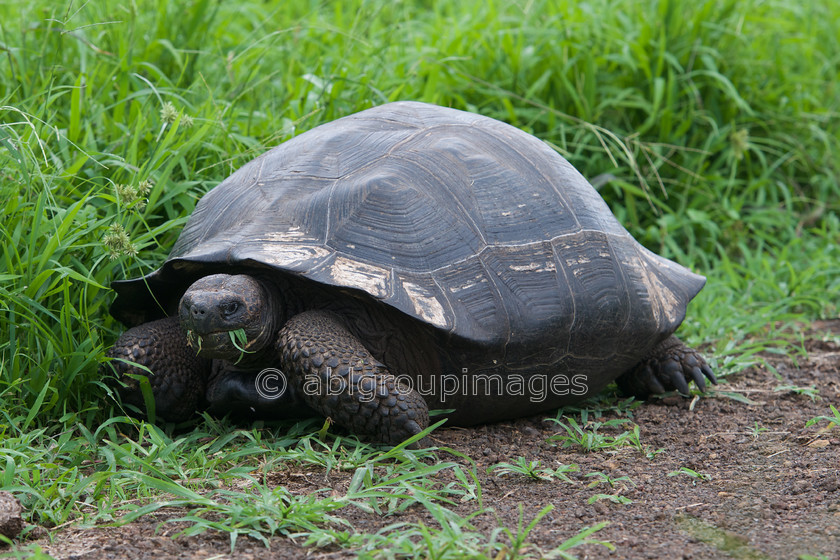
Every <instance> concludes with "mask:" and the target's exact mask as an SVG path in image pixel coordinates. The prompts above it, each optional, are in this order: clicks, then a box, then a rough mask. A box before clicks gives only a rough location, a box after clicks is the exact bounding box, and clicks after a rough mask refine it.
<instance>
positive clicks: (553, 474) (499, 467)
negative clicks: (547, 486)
mask: <svg viewBox="0 0 840 560" xmlns="http://www.w3.org/2000/svg"><path fill="white" fill-rule="evenodd" d="M578 470H580V467H578V466H577V465H575V464H571V465H560V466H559V467H557V468H556V469H551V468H548V467H543V466H542V461H529V460H527V459H525V458H524V457H517V458H516V463H507V462H501V463H496V464H495V465H492V466H490V467H488V468H487V472H495V473H496V476H503V475H506V474H521V475H524V476H527V477H529V478H531V479H533V480H551V479H553V478H558V479H560V480H562V481H564V482H572V483H573V482H574V481H573V480H572V479H571V478H569V477H568V476H566V473H568V472H577V471H578Z"/></svg>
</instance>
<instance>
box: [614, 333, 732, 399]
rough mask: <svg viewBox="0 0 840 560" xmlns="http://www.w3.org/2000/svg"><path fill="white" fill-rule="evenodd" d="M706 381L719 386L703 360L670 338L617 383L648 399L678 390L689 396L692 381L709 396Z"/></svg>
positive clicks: (622, 388) (678, 340)
mask: <svg viewBox="0 0 840 560" xmlns="http://www.w3.org/2000/svg"><path fill="white" fill-rule="evenodd" d="M706 379H708V380H709V381H710V382H711V383H713V384H717V379H716V378H715V374H714V372H713V371H712V368H710V367H709V364H707V363H706V360H705V359H704V358H703V356H702V355H701V354H700V353H699V352H697V351H696V350H695V349H693V348H690V347H688V346H686V345H685V344H684V343H683V342H682V341H681V340H680V339H678V338H677V337H675V336H670V337H668V338H667V339H665V340H664V341H662V342H661V343H660V344H659V345H657V346H656V347H655V348H654V349H653V350H652V351H651V353H650V356H649V357H648V358H646V359H644V360H642V361H641V362H640V363H639V364H638V365H637V366H636V367H634V368H633V369H631V370H630V371H628V372H627V373H624V374H623V375H621V376H620V377H619V378H618V379H617V380H616V383H618V387H619V389H621V391H622V392H623V393H625V394H627V395H632V396H634V397H636V398H639V399H645V398H647V397H648V396H650V395H654V394H661V393H665V392H667V391H674V390H676V391H679V392H680V393H681V394H683V395H685V396H688V394H689V389H688V385H689V383H691V382H692V381H693V382H694V384H695V385H696V386H697V388H698V389H700V391H704V392H705V390H706Z"/></svg>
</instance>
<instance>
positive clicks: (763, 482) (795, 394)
mask: <svg viewBox="0 0 840 560" xmlns="http://www.w3.org/2000/svg"><path fill="white" fill-rule="evenodd" d="M805 348H806V349H807V351H808V355H807V358H803V359H800V360H799V361H798V363H796V364H794V363H792V362H791V361H790V360H789V359H787V358H781V357H779V356H777V355H773V354H767V355H764V356H763V359H764V360H765V363H764V364H762V365H760V366H755V367H752V368H749V369H747V370H745V371H742V372H741V373H739V374H736V375H732V376H729V377H728V378H727V379H726V380H725V382H723V383H722V384H721V385H719V386H718V387H717V388H716V391H715V392H712V393H710V397H711V398H701V399H699V400H697V401H696V402H694V403H693V408H692V401H691V400H689V399H683V398H680V397H668V398H664V399H660V400H655V401H650V402H647V403H644V404H642V405H641V406H638V407H637V408H635V409H633V410H632V421H633V422H635V423H636V424H638V426H639V427H640V430H641V442H642V444H644V445H645V446H646V448H647V450H648V451H654V452H655V451H656V450H659V449H661V450H662V451H661V452H659V453H656V454H655V456H654V457H653V458H647V457H646V456H645V455H644V454H643V453H642V452H640V451H638V450H636V449H632V448H628V447H624V448H621V449H619V450H618V451H616V452H612V453H610V452H604V451H594V452H590V453H586V452H584V451H583V450H581V449H579V448H572V447H566V448H563V447H561V446H559V445H555V444H552V443H550V442H547V441H546V439H547V438H549V437H550V436H552V435H554V434H557V433H558V432H560V429H559V426H557V425H556V424H555V423H553V422H546V421H545V420H544V417H534V418H529V419H522V420H518V421H515V422H506V423H499V424H494V425H488V426H483V427H479V428H474V429H446V430H441V431H439V432H436V433H435V434H434V436H433V437H434V439H435V442H436V443H437V444H438V445H440V446H444V447H450V448H453V449H455V450H457V451H460V452H462V453H464V454H466V455H468V456H470V457H472V458H473V459H474V460H475V461H476V463H477V466H478V468H477V472H478V474H479V477H480V480H481V485H482V491H483V499H484V505H485V506H486V507H489V508H492V510H493V512H491V513H486V514H482V515H481V516H478V517H476V518H475V519H474V524H475V526H476V528H477V529H479V530H481V531H483V532H484V533H485V534H489V533H490V532H491V531H492V530H493V529H494V528H496V527H497V526H498V524H499V521H500V520H501V522H502V523H503V524H504V525H506V526H507V527H515V526H516V522H517V519H518V517H519V512H520V507H521V508H522V511H523V513H524V518H525V520H526V522H527V521H530V520H531V519H532V518H533V517H534V516H535V515H536V514H537V513H538V512H539V511H540V510H541V509H542V508H543V507H544V506H546V505H549V504H551V505H553V506H554V509H553V511H551V512H550V513H548V514H547V515H546V516H545V517H544V518H543V519H542V521H541V522H540V523H539V524H537V525H536V527H535V528H534V530H533V531H532V532H531V534H530V536H529V539H528V542H530V543H532V544H533V545H536V547H539V549H537V548H530V549H528V550H526V551H523V552H530V554H532V555H533V556H536V557H538V556H539V555H540V552H539V550H542V551H544V552H546V551H549V550H551V549H552V548H554V547H555V546H557V545H558V544H559V543H561V542H562V541H564V540H565V539H568V538H570V537H572V536H574V535H576V534H577V533H578V532H579V531H580V530H581V529H582V528H584V527H586V526H593V525H595V524H597V523H600V522H602V521H607V522H608V523H609V524H608V525H607V526H606V527H605V528H604V529H602V530H600V531H598V532H597V533H595V534H594V535H593V536H592V537H591V538H593V539H598V540H601V541H608V542H609V543H611V544H612V545H614V547H615V550H614V551H610V550H609V548H607V547H606V546H603V545H600V544H588V545H585V546H583V547H579V548H575V549H573V550H572V551H571V553H572V554H574V555H576V556H577V557H579V558H669V559H680V558H682V559H693V560H700V559H706V558H738V559H741V558H746V559H765V558H772V559H799V558H808V556H804V555H811V556H813V557H816V558H821V557H822V558H827V559H837V558H840V470H838V469H840V427H838V426H836V425H833V424H830V423H828V422H825V421H822V422H819V423H817V424H816V425H814V426H811V427H807V428H806V427H805V424H806V422H807V421H808V420H810V419H812V418H814V417H816V416H831V411H830V409H829V404H834V405H835V406H837V405H838V404H840V320H838V321H832V322H822V323H820V324H817V325H814V328H813V331H812V332H811V333H810V334H809V336H808V339H807V340H806V342H805ZM779 386H797V387H809V386H814V387H816V389H817V390H818V395H819V397H818V398H817V400H812V399H811V398H810V397H809V396H808V395H807V394H802V392H800V391H792V390H775V389H776V388H777V387H779ZM724 392H737V393H739V394H740V395H743V396H745V397H747V398H748V399H749V400H750V402H749V403H744V402H740V401H739V400H736V399H733V398H731V397H729V396H726V395H725V394H724ZM602 414H603V417H595V418H593V416H592V415H590V417H589V419H590V420H596V421H604V420H608V419H610V418H616V417H620V415H619V413H617V412H616V411H614V410H609V409H605V411H604V412H603V413H602ZM579 418H580V417H579V416H578V419H579ZM624 429H626V428H624ZM443 455H445V454H443ZM520 456H521V457H525V458H527V459H529V460H539V461H541V462H542V464H543V466H545V467H551V468H556V467H557V466H559V465H561V464H572V463H574V464H577V465H579V467H580V470H579V471H577V472H571V473H568V476H569V477H570V478H571V479H572V481H573V483H569V482H564V481H562V480H559V479H556V478H555V479H553V480H548V481H538V480H531V479H528V478H527V477H525V476H522V475H504V476H499V475H498V474H497V473H487V467H490V466H491V465H494V464H496V463H498V462H500V461H507V462H514V461H515V460H516V458H517V457H520ZM442 458H445V459H447V460H454V459H455V457H448V456H446V457H442ZM683 467H685V468H687V469H690V470H691V471H694V472H695V473H698V475H703V477H702V478H701V477H699V476H692V475H691V474H690V473H687V472H685V471H684V472H683V473H681V474H677V475H671V476H669V473H673V472H675V471H679V470H680V469H681V468H683ZM593 472H600V473H603V474H604V475H607V476H608V477H610V478H611V479H612V481H613V486H610V485H609V484H608V483H603V484H599V485H597V486H594V487H590V486H589V485H590V483H592V482H593V480H595V478H596V477H587V476H586V475H587V474H589V473H593ZM621 477H628V478H629V481H628V480H626V479H621ZM348 481H349V475H346V476H345V475H344V474H343V473H336V474H331V475H330V477H329V479H328V480H326V481H325V477H324V472H323V471H321V472H318V471H313V470H311V469H310V470H304V469H303V468H301V470H300V471H298V472H295V471H283V472H282V473H278V475H277V479H276V481H275V482H276V483H277V484H283V485H285V486H286V487H287V488H289V489H290V490H291V491H293V492H300V493H306V492H312V491H315V490H318V489H322V488H324V487H325V486H333V487H334V488H335V490H336V491H337V492H341V491H342V490H343V489H345V488H346V485H347V483H348ZM596 494H610V495H614V496H622V497H624V498H627V499H629V500H631V502H630V503H613V502H612V501H610V500H609V499H601V500H599V501H596V502H594V503H592V504H590V503H588V501H589V499H590V498H591V497H593V496H595V495H596ZM475 509H476V504H475V502H470V503H468V504H465V505H464V506H463V511H461V512H459V513H462V514H463V515H468V514H469V513H471V512H473V511H475ZM335 513H336V514H340V515H341V516H344V517H345V518H346V519H347V520H348V521H349V522H350V523H351V524H352V525H353V526H354V527H356V528H357V529H358V530H360V531H364V532H367V533H372V532H375V531H376V530H377V529H379V528H381V527H384V526H386V525H389V524H391V523H394V522H396V521H417V520H422V521H424V522H425V523H427V524H429V525H436V523H435V521H434V520H433V519H431V518H430V517H429V516H428V514H426V512H425V511H424V510H422V509H420V508H416V509H410V510H408V511H406V512H404V513H403V514H400V515H399V516H398V517H396V518H395V517H393V516H391V517H378V516H376V515H373V514H367V513H364V512H362V511H361V510H357V509H355V508H353V507H346V508H344V509H342V510H340V511H338V512H335ZM182 514H183V512H158V515H156V516H147V517H146V518H142V519H141V520H140V521H137V522H134V523H132V524H129V525H127V526H123V527H93V528H84V527H78V526H75V527H74V526H70V527H63V528H60V529H57V530H53V531H52V534H51V535H49V536H44V537H41V538H40V539H38V540H36V541H35V543H36V544H38V545H40V546H41V547H42V548H43V550H44V551H45V552H47V553H48V554H50V555H52V556H53V557H55V558H61V559H64V558H67V559H70V558H73V559H91V560H93V559H104V558H190V559H193V558H195V559H198V558H233V557H236V558H254V559H263V558H265V559H268V558H298V557H299V558H304V557H306V558H352V557H354V554H353V552H352V551H346V550H341V549H338V548H336V547H332V548H326V549H322V548H312V547H309V548H304V547H302V546H301V543H300V542H296V541H293V540H291V539H289V538H287V537H274V538H272V539H271V546H270V548H266V547H265V546H264V545H263V544H261V543H259V542H258V541H254V540H250V539H247V538H240V539H239V541H238V542H237V546H236V550H235V556H233V555H231V554H230V540H229V538H228V536H227V535H226V534H220V533H213V532H207V533H203V534H201V535H198V536H191V537H179V538H177V539H172V538H171V535H174V534H175V533H177V532H178V531H179V530H180V529H182V528H183V526H179V525H178V524H173V523H160V522H161V521H162V520H165V519H167V518H174V517H178V516H179V515H182ZM31 542H32V541H29V542H28V543H22V544H30V543H31ZM500 558H501V556H500Z"/></svg>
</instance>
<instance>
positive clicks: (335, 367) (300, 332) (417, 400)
mask: <svg viewBox="0 0 840 560" xmlns="http://www.w3.org/2000/svg"><path fill="white" fill-rule="evenodd" d="M278 350H279V353H280V356H281V364H282V366H281V369H282V370H283V371H284V372H286V374H287V375H288V376H289V383H291V384H293V386H294V387H295V388H296V392H297V394H298V395H300V397H301V398H302V399H303V400H304V402H306V404H307V405H309V406H310V407H311V408H313V409H315V410H316V411H318V412H319V413H320V414H322V415H324V416H326V417H328V418H332V419H333V420H334V421H335V422H336V423H337V424H339V425H341V426H343V427H345V428H348V429H350V430H351V431H353V432H355V433H358V434H363V435H366V436H368V437H370V438H372V439H375V440H377V441H381V442H384V443H388V444H396V443H399V442H401V441H403V440H405V439H407V438H409V437H411V436H413V435H414V434H417V433H419V432H421V431H422V430H423V429H425V428H426V427H427V426H428V425H429V409H428V407H427V405H426V401H424V400H423V397H422V396H421V395H420V394H419V393H418V392H416V391H415V390H413V389H408V388H406V387H404V386H401V385H400V384H399V383H398V381H397V378H396V377H394V376H393V375H392V374H391V373H390V372H389V371H388V369H387V368H386V367H385V366H384V365H383V364H381V363H379V362H378V361H377V360H376V359H374V358H373V356H371V355H370V353H369V352H368V351H367V349H365V347H364V346H363V345H362V344H361V342H359V340H357V339H356V338H355V337H354V336H353V335H352V334H350V332H349V331H348V330H347V328H346V327H345V326H344V324H343V323H342V321H341V319H340V317H338V316H337V315H335V314H333V313H330V312H326V311H307V312H304V313H301V314H299V315H296V316H294V317H292V318H291V319H290V320H289V321H288V322H287V323H286V324H285V326H284V327H283V328H282V329H281V330H280V336H279V340H278Z"/></svg>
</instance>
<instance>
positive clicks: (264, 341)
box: [178, 274, 276, 362]
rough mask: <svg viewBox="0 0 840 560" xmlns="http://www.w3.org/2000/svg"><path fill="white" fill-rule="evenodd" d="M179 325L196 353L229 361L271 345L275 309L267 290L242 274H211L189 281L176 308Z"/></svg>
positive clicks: (234, 360)
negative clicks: (187, 287) (189, 284)
mask: <svg viewBox="0 0 840 560" xmlns="http://www.w3.org/2000/svg"><path fill="white" fill-rule="evenodd" d="M178 314H179V316H180V319H181V328H183V329H184V331H185V332H186V333H187V341H188V343H189V344H190V346H192V348H193V349H194V350H195V351H196V352H198V353H199V354H200V355H202V356H204V357H207V358H217V359H222V360H228V361H232V362H239V361H240V360H242V359H246V360H247V357H248V355H249V354H253V353H256V352H259V351H260V350H262V349H264V348H266V347H267V346H269V345H270V344H271V342H272V341H273V339H274V334H275V331H276V329H275V324H276V321H275V309H274V306H273V305H272V296H271V293H270V291H269V290H268V289H266V287H265V286H264V285H263V284H262V283H261V282H260V281H258V280H257V279H255V278H253V277H251V276H246V275H243V274H239V275H235V276H232V275H229V274H213V275H211V276H205V277H204V278H201V279H200V280H197V281H196V282H195V283H193V285H192V286H190V287H189V289H188V290H187V291H186V292H185V293H184V295H183V297H181V303H180V305H179V307H178Z"/></svg>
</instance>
